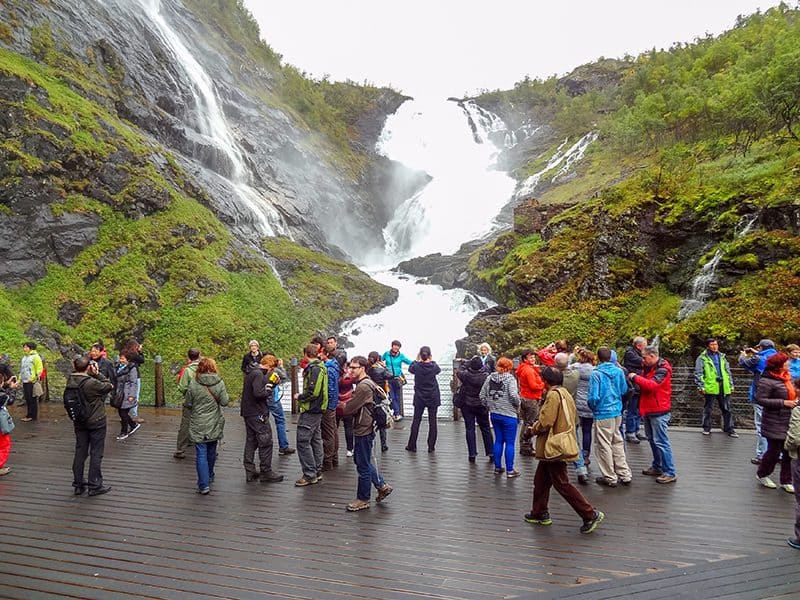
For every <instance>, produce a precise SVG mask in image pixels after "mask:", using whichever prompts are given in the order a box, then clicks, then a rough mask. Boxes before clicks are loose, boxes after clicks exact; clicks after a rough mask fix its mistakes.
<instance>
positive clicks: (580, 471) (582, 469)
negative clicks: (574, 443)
mask: <svg viewBox="0 0 800 600" xmlns="http://www.w3.org/2000/svg"><path fill="white" fill-rule="evenodd" d="M582 434H583V430H582V429H581V424H580V423H575V437H576V438H578V460H576V461H575V462H573V463H572V466H573V467H575V474H576V475H588V474H589V468H588V467H587V466H586V462H585V461H584V460H583V435H582Z"/></svg>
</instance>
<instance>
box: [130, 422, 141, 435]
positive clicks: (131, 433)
mask: <svg viewBox="0 0 800 600" xmlns="http://www.w3.org/2000/svg"><path fill="white" fill-rule="evenodd" d="M141 426H142V424H141V423H137V424H136V425H134V426H133V429H131V430H130V431H129V432H128V435H133V432H134V431H136V430H137V429H139V427H141Z"/></svg>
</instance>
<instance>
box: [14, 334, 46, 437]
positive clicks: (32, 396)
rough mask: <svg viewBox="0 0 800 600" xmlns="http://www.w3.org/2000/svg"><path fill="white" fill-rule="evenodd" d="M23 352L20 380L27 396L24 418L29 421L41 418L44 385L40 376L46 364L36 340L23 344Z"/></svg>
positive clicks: (20, 364) (23, 393)
mask: <svg viewBox="0 0 800 600" xmlns="http://www.w3.org/2000/svg"><path fill="white" fill-rule="evenodd" d="M22 352H23V356H22V360H21V361H20V363H19V380H20V381H21V382H22V396H23V397H24V398H25V406H26V408H27V414H26V415H25V416H24V417H23V418H22V420H23V421H25V422H28V421H35V420H36V419H37V418H39V396H40V395H41V392H40V390H41V387H42V384H41V383H39V378H40V377H41V376H42V372H43V371H44V365H43V364H42V357H41V356H39V353H38V352H37V351H36V343H35V342H25V343H24V344H22ZM37 386H38V389H37ZM37 392H38V393H37Z"/></svg>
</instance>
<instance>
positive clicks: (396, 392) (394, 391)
mask: <svg viewBox="0 0 800 600" xmlns="http://www.w3.org/2000/svg"><path fill="white" fill-rule="evenodd" d="M389 401H390V402H391V404H392V414H393V415H394V416H395V417H396V416H397V415H399V414H400V413H401V406H402V404H403V386H402V385H400V382H399V381H397V380H396V379H390V380H389Z"/></svg>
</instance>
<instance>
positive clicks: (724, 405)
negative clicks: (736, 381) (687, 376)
mask: <svg viewBox="0 0 800 600" xmlns="http://www.w3.org/2000/svg"><path fill="white" fill-rule="evenodd" d="M694 380H695V383H696V384H697V389H698V390H700V393H701V394H703V396H704V398H705V402H704V404H703V423H702V425H703V435H710V434H711V411H712V410H713V409H714V403H715V402H716V403H717V405H718V406H719V410H720V412H722V431H724V432H725V433H727V434H728V435H729V436H730V437H732V438H738V437H739V434H738V433H736V430H735V429H734V427H733V413H732V412H731V394H732V393H733V375H732V374H731V366H730V364H728V359H727V358H726V357H725V355H724V354H722V353H721V352H720V351H719V342H718V341H717V340H716V338H709V339H707V340H706V349H705V350H703V351H702V352H701V353H700V356H698V357H697V360H696V361H695V363H694Z"/></svg>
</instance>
